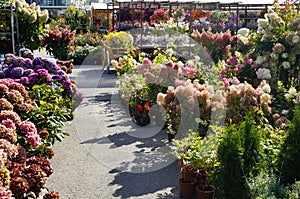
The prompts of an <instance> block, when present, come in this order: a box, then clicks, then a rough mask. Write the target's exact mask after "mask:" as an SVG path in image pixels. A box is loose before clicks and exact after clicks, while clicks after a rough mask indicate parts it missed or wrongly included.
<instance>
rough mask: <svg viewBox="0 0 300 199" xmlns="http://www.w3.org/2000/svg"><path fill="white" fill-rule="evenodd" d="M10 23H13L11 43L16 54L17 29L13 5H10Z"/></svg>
mask: <svg viewBox="0 0 300 199" xmlns="http://www.w3.org/2000/svg"><path fill="white" fill-rule="evenodd" d="M10 19H11V20H10V23H11V43H12V50H13V54H14V55H15V54H16V49H15V35H14V32H15V27H14V11H13V6H12V3H11V4H10Z"/></svg>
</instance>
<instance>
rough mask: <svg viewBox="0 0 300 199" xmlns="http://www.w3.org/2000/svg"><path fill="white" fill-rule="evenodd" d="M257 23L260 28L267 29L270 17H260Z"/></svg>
mask: <svg viewBox="0 0 300 199" xmlns="http://www.w3.org/2000/svg"><path fill="white" fill-rule="evenodd" d="M257 23H258V26H259V27H260V28H262V29H266V28H267V27H268V24H269V21H268V19H258V20H257Z"/></svg>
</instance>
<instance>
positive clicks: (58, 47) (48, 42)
mask: <svg viewBox="0 0 300 199" xmlns="http://www.w3.org/2000/svg"><path fill="white" fill-rule="evenodd" d="M74 40H75V31H71V30H70V29H67V28H64V29H62V30H60V29H59V28H58V26H55V28H54V29H53V30H49V31H48V32H47V34H45V35H44V36H43V37H41V42H42V44H43V45H45V47H46V50H47V52H48V53H51V54H52V55H53V56H54V57H55V58H57V59H60V60H66V59H67V56H68V54H69V52H70V46H72V45H73V44H74Z"/></svg>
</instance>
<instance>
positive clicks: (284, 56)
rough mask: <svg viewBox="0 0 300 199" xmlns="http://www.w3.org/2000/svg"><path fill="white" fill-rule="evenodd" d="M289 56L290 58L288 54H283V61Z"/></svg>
mask: <svg viewBox="0 0 300 199" xmlns="http://www.w3.org/2000/svg"><path fill="white" fill-rule="evenodd" d="M288 56H289V54H287V53H282V54H281V57H282V58H283V59H286V58H288Z"/></svg>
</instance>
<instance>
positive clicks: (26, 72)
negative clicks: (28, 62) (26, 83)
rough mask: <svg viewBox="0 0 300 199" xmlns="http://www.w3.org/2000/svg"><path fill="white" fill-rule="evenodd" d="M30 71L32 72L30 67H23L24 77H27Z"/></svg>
mask: <svg viewBox="0 0 300 199" xmlns="http://www.w3.org/2000/svg"><path fill="white" fill-rule="evenodd" d="M31 73H34V70H32V69H25V70H24V74H23V75H24V76H25V77H28V76H29V75H30V74H31Z"/></svg>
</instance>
